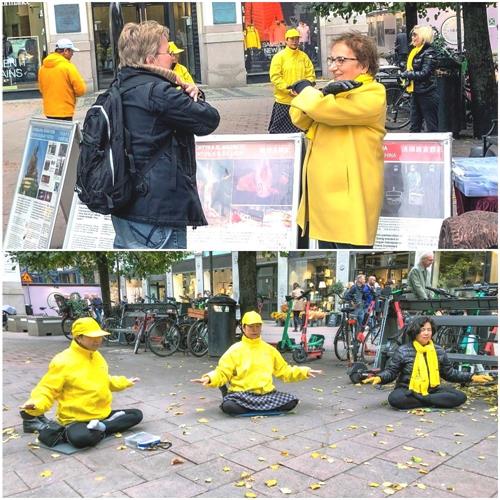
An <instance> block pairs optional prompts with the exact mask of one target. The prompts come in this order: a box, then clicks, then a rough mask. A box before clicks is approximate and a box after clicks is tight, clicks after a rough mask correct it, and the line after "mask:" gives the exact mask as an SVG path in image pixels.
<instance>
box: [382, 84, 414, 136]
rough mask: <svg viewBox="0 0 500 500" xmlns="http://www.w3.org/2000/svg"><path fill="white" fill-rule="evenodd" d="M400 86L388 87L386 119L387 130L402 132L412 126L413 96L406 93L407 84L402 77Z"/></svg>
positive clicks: (386, 90)
mask: <svg viewBox="0 0 500 500" xmlns="http://www.w3.org/2000/svg"><path fill="white" fill-rule="evenodd" d="M397 78H398V82H399V83H398V85H389V86H387V87H386V89H385V92H386V100H387V113H386V117H385V128H387V129H388V130H400V129H402V128H405V127H407V126H408V125H409V124H410V114H411V95H410V94H409V93H408V92H406V90H405V87H406V84H405V83H403V82H402V80H401V78H400V76H398V77H397Z"/></svg>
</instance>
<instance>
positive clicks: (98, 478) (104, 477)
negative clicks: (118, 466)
mask: <svg viewBox="0 0 500 500" xmlns="http://www.w3.org/2000/svg"><path fill="white" fill-rule="evenodd" d="M105 479H106V476H96V477H94V481H104V480H105Z"/></svg>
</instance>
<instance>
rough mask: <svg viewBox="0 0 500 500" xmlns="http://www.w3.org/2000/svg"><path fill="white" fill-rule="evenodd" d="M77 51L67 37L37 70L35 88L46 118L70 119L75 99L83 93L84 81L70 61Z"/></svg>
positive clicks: (84, 88)
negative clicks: (38, 89)
mask: <svg viewBox="0 0 500 500" xmlns="http://www.w3.org/2000/svg"><path fill="white" fill-rule="evenodd" d="M75 52H79V49H77V48H76V47H75V45H74V44H73V42H72V41H71V40H69V39H68V38H61V39H60V40H58V41H57V43H56V49H55V51H54V52H52V54H49V55H48V56H47V57H46V58H45V59H44V60H43V64H42V66H41V67H40V69H39V71H38V86H39V88H40V92H41V94H42V97H43V113H44V114H45V116H46V117H47V118H53V119H56V120H70V121H71V120H73V115H74V114H75V105H76V98H77V97H80V96H82V95H83V94H85V90H86V86H85V81H84V80H83V78H82V76H81V75H80V73H79V72H78V70H77V69H76V66H75V65H74V64H73V63H72V62H71V58H72V57H73V54H74V53H75Z"/></svg>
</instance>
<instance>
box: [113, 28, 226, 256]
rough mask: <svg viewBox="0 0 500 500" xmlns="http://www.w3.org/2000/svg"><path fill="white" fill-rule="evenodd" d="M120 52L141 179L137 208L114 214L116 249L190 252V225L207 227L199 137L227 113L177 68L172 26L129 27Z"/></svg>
mask: <svg viewBox="0 0 500 500" xmlns="http://www.w3.org/2000/svg"><path fill="white" fill-rule="evenodd" d="M118 51H119V55H120V71H119V74H118V78H119V81H120V88H121V89H122V92H123V93H122V102H123V113H124V120H125V127H126V128H127V129H128V130H129V132H130V135H131V143H132V151H133V156H134V161H135V165H136V167H137V170H138V172H139V175H140V179H139V181H138V183H137V187H136V191H137V193H136V196H135V198H134V200H133V201H132V202H131V204H130V205H129V206H128V207H126V208H124V209H123V210H121V211H120V212H118V213H116V214H115V215H113V216H112V221H113V226H114V229H115V233H116V237H115V242H114V247H115V248H145V249H147V248H149V249H160V248H161V249H164V248H186V226H201V225H206V224H207V221H206V219H205V216H204V214H203V209H202V206H201V202H200V199H199V196H198V191H197V186H196V157H195V143H194V135H208V134H210V133H212V132H213V131H214V130H215V129H216V128H217V126H218V125H219V120H220V117H219V113H218V112H217V110H216V109H215V108H213V107H212V106H210V105H209V104H208V103H206V102H204V101H203V99H201V98H198V97H199V91H198V89H197V87H196V86H195V85H193V84H187V83H185V82H181V81H180V80H179V79H178V78H177V79H175V78H176V77H175V75H173V72H171V71H170V70H169V68H170V66H171V64H172V62H173V58H172V56H171V54H170V51H169V43H168V31H167V29H166V28H165V27H164V26H162V25H160V24H158V23H157V22H155V21H145V22H142V23H140V24H136V23H127V24H126V25H125V26H124V28H123V30H122V32H121V34H120V39H119V40H118ZM179 87H180V88H179ZM153 157H155V160H153V161H151V159H152V158H153ZM146 166H147V169H145V168H144V167H146ZM141 169H144V172H143V174H142V175H141Z"/></svg>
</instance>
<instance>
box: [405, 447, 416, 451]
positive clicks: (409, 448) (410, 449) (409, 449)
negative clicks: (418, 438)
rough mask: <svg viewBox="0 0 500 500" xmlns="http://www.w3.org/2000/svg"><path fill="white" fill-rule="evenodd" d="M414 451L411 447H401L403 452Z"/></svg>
mask: <svg viewBox="0 0 500 500" xmlns="http://www.w3.org/2000/svg"><path fill="white" fill-rule="evenodd" d="M414 449H415V448H413V446H403V450H406V451H412V450H414Z"/></svg>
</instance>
